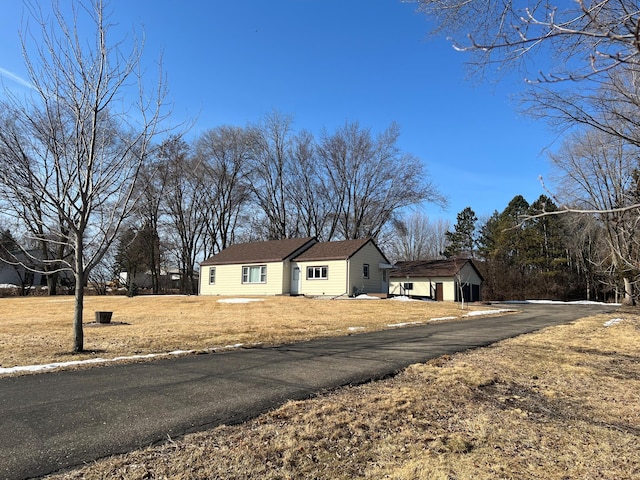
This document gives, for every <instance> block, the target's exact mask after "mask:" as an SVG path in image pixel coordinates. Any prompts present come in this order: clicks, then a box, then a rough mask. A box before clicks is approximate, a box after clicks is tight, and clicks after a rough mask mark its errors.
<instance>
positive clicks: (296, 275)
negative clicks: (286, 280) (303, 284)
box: [291, 264, 300, 295]
mask: <svg viewBox="0 0 640 480" xmlns="http://www.w3.org/2000/svg"><path fill="white" fill-rule="evenodd" d="M299 294H300V267H298V266H297V265H296V264H293V265H292V268H291V295H299Z"/></svg>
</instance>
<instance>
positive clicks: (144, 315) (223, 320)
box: [0, 296, 491, 368]
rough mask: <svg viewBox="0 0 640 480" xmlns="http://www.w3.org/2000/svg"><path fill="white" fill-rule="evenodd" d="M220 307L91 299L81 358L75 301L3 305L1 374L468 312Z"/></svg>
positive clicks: (323, 305)
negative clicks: (75, 349) (75, 350)
mask: <svg viewBox="0 0 640 480" xmlns="http://www.w3.org/2000/svg"><path fill="white" fill-rule="evenodd" d="M218 300H220V298H219V297H206V296H191V297H188V296H139V297H133V298H128V297H124V296H95V297H93V296H92V297H87V298H86V300H85V307H84V312H85V314H84V322H85V328H84V335H85V349H86V350H87V352H85V353H82V354H77V355H74V354H72V353H71V350H72V345H73V344H72V318H73V305H74V300H73V297H60V296H59V297H24V298H0V367H4V368H7V367H13V366H18V365H35V364H44V363H50V362H67V361H76V360H84V359H89V358H96V357H99V358H114V357H119V356H129V355H145V354H152V353H165V352H170V351H175V350H196V351H202V350H207V349H219V348H224V347H226V346H229V345H236V344H243V345H247V346H250V345H252V344H262V345H273V344H282V343H288V342H296V341H302V340H309V339H311V338H314V337H322V336H332V335H345V334H347V333H350V332H362V331H371V330H378V329H383V328H390V327H389V326H388V325H390V324H391V325H392V324H398V323H405V322H425V321H427V320H429V319H431V318H439V317H449V316H454V317H458V318H459V317H461V316H462V315H463V314H465V313H467V310H464V311H462V310H460V306H459V305H456V304H454V303H448V302H438V303H435V302H418V301H415V302H399V301H392V300H312V299H307V298H303V297H268V298H263V299H261V301H257V302H252V303H241V304H229V303H221V302H219V301H218ZM488 308H489V309H490V308H491V307H486V306H485V307H482V306H472V307H471V309H476V310H477V309H488ZM99 310H107V311H113V312H114V313H113V318H112V324H109V325H96V324H94V323H93V322H94V320H95V313H94V312H95V311H99ZM349 329H351V330H349Z"/></svg>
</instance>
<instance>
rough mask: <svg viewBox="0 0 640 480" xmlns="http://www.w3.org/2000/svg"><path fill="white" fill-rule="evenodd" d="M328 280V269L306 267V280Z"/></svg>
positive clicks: (324, 267)
mask: <svg viewBox="0 0 640 480" xmlns="http://www.w3.org/2000/svg"><path fill="white" fill-rule="evenodd" d="M328 278H329V267H327V266H322V267H307V280H327V279H328Z"/></svg>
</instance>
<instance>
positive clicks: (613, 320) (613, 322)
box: [602, 318, 623, 327]
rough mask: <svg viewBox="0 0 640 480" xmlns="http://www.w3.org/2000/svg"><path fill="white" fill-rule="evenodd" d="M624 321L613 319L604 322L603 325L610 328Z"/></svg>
mask: <svg viewBox="0 0 640 480" xmlns="http://www.w3.org/2000/svg"><path fill="white" fill-rule="evenodd" d="M622 321H623V319H622V318H612V319H611V320H608V321H606V322H604V323H603V324H602V325H603V326H605V327H610V326H611V325H615V324H616V323H620V322H622Z"/></svg>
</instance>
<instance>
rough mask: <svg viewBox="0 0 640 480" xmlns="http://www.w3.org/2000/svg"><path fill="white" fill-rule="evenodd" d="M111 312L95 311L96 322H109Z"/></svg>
mask: <svg viewBox="0 0 640 480" xmlns="http://www.w3.org/2000/svg"><path fill="white" fill-rule="evenodd" d="M112 315H113V312H96V323H111V316H112Z"/></svg>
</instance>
